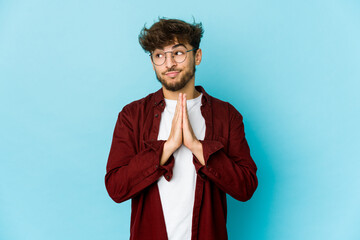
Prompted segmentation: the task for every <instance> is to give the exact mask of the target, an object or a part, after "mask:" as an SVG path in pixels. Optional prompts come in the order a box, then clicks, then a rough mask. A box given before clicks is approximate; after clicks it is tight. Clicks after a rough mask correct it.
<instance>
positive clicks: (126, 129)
mask: <svg viewBox="0 0 360 240" xmlns="http://www.w3.org/2000/svg"><path fill="white" fill-rule="evenodd" d="M202 35H203V30H202V26H201V24H196V23H194V24H188V23H186V22H183V21H181V20H176V19H160V20H159V21H158V22H156V23H155V24H154V25H153V26H151V27H150V28H149V29H147V28H145V27H144V29H143V30H142V32H141V34H140V35H139V41H140V44H141V46H142V47H143V49H144V50H145V51H146V52H149V53H150V56H151V62H152V65H153V68H154V71H155V74H156V77H157V79H158V80H159V81H160V82H161V84H162V88H161V89H160V90H159V91H157V92H155V93H152V94H150V95H148V96H147V97H145V98H142V99H140V100H138V101H135V102H132V103H130V104H128V105H127V106H125V107H124V108H123V110H122V111H121V112H120V113H119V116H118V120H117V123H116V126H115V130H114V135H113V141H112V145H111V149H110V154H109V159H108V164H107V173H106V176H105V184H106V188H107V191H108V193H109V195H110V197H111V198H112V199H113V200H114V201H115V202H118V203H119V202H123V201H126V200H128V199H130V198H131V199H132V212H131V229H130V239H134V240H137V239H141V240H143V239H156V240H163V239H164V240H165V239H170V240H180V239H181V240H185V239H192V240H194V239H200V240H215V239H216V240H224V239H227V230H226V211H227V209H226V193H227V194H229V195H231V196H232V197H234V198H235V199H238V200H240V201H247V200H248V199H250V198H251V196H252V195H253V193H254V191H255V189H256V187H257V177H256V170H257V168H256V165H255V163H254V162H253V160H252V158H251V156H250V150H249V147H248V144H247V141H246V139H245V134H244V125H243V122H242V116H241V115H240V113H239V112H238V111H237V110H236V109H235V108H234V107H233V106H232V105H230V104H229V103H226V102H223V101H220V100H218V99H216V98H213V97H211V96H210V95H209V94H207V93H206V92H205V90H204V89H203V88H202V87H200V86H196V87H195V66H196V65H199V64H200V62H201V58H202V51H201V49H200V48H199V45H200V39H201V37H202Z"/></svg>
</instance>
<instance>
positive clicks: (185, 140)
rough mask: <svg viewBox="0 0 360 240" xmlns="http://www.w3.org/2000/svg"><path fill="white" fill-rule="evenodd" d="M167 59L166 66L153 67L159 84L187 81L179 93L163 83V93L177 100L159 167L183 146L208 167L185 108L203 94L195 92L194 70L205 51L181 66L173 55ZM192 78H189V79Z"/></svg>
mask: <svg viewBox="0 0 360 240" xmlns="http://www.w3.org/2000/svg"><path fill="white" fill-rule="evenodd" d="M176 44H178V43H177V42H175V43H174V44H171V45H167V46H165V47H164V48H163V50H164V51H165V52H166V51H171V50H172V48H173V46H174V45H176ZM184 45H185V47H186V48H187V49H192V48H193V47H192V46H191V45H190V44H187V43H186V44H184ZM166 54H167V58H166V61H165V63H164V64H163V65H161V66H156V65H154V64H153V68H154V71H155V73H156V76H157V78H158V79H159V81H160V82H162V83H163V82H164V83H165V84H166V85H169V86H172V85H176V83H179V82H181V81H183V82H184V81H185V82H186V83H185V85H184V86H183V87H182V88H181V89H178V90H175V91H174V90H169V89H167V88H166V87H165V84H164V83H163V84H162V90H163V93H164V97H165V98H166V99H171V100H177V104H176V109H175V114H174V117H173V120H172V125H171V131H170V136H169V138H168V139H167V140H166V142H165V144H164V148H163V152H162V155H161V160H160V165H164V164H165V163H166V161H167V160H168V159H169V158H170V156H171V155H172V154H173V153H174V152H175V151H176V150H177V149H178V148H179V147H180V146H181V145H184V146H185V147H187V148H188V149H189V150H190V151H191V152H192V153H193V154H194V155H195V157H196V158H197V159H198V160H199V162H200V163H201V164H202V165H205V160H204V155H203V146H202V143H201V142H200V141H199V140H198V139H197V138H196V136H195V134H194V132H193V129H192V127H191V124H190V121H189V116H188V112H187V107H186V100H187V99H193V98H196V97H198V96H199V95H200V92H198V91H197V90H196V89H195V74H194V72H192V71H194V69H195V68H194V67H195V65H199V64H200V63H201V58H202V51H201V49H198V50H197V51H196V53H195V55H194V54H193V53H192V52H189V53H188V54H187V57H186V60H185V61H184V62H182V63H177V62H175V61H174V60H173V59H172V58H171V55H170V53H166ZM189 76H190V77H189Z"/></svg>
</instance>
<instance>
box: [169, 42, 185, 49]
mask: <svg viewBox="0 0 360 240" xmlns="http://www.w3.org/2000/svg"><path fill="white" fill-rule="evenodd" d="M179 46H183V47H185V45H184V44H182V43H178V44H176V45H174V46H172V47H171V49H174V48H176V47H179ZM185 48H186V47H185Z"/></svg>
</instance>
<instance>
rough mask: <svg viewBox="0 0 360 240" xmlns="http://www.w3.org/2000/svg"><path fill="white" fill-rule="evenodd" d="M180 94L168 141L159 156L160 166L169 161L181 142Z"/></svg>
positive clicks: (181, 114) (181, 116)
mask: <svg viewBox="0 0 360 240" xmlns="http://www.w3.org/2000/svg"><path fill="white" fill-rule="evenodd" d="M182 98H183V96H182V93H180V94H179V97H178V100H177V103H176V108H175V113H174V117H173V120H172V124H171V130H170V135H169V138H168V140H167V141H166V142H165V144H164V149H163V153H162V155H161V160H160V165H164V164H165V163H166V161H167V160H168V159H169V157H170V156H171V154H173V152H175V151H176V150H177V149H178V148H179V147H180V146H181V144H182V142H183V137H182V136H183V133H182V119H183V111H182Z"/></svg>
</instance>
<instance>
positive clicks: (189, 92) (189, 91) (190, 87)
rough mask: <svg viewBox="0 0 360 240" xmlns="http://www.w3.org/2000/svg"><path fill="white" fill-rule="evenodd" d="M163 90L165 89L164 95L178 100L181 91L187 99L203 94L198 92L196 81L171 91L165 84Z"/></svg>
mask: <svg viewBox="0 0 360 240" xmlns="http://www.w3.org/2000/svg"><path fill="white" fill-rule="evenodd" d="M189 83H190V82H189ZM162 91H163V94H164V97H165V98H166V99H169V100H177V99H178V97H179V93H185V94H186V99H187V100H189V99H194V98H197V97H198V96H200V94H201V93H200V92H198V91H197V90H196V88H195V85H194V83H192V84H187V85H186V86H185V87H183V88H182V89H180V90H178V91H170V90H167V89H166V88H165V87H164V86H163V87H162Z"/></svg>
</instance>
